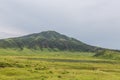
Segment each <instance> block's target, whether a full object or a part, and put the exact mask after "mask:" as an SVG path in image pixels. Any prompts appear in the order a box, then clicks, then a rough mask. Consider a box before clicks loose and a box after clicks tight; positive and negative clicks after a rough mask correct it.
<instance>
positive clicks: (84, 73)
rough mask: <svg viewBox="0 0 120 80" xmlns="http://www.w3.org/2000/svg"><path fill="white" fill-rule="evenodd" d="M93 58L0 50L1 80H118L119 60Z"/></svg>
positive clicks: (67, 53) (86, 55)
mask: <svg viewBox="0 0 120 80" xmlns="http://www.w3.org/2000/svg"><path fill="white" fill-rule="evenodd" d="M94 54H95V53H85V52H60V51H59V52H49V51H47V50H46V51H43V52H41V51H35V50H29V49H24V50H23V51H19V50H11V49H0V80H120V60H111V59H102V58H98V57H93V55H94Z"/></svg>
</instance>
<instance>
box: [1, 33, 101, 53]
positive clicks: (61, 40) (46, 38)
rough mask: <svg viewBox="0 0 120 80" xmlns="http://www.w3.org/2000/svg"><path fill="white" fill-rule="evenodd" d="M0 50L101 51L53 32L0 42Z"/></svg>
mask: <svg viewBox="0 0 120 80" xmlns="http://www.w3.org/2000/svg"><path fill="white" fill-rule="evenodd" d="M0 48H5V49H6V48H14V49H20V50H22V49H24V48H28V49H40V50H43V49H45V48H46V49H48V50H54V51H56V50H62V51H64V50H68V51H89V52H93V51H95V50H98V49H101V48H97V47H94V46H91V45H88V44H85V43H83V42H81V41H79V40H77V39H74V38H71V37H68V36H65V35H62V34H60V33H58V32H55V31H44V32H41V33H35V34H30V35H26V36H22V37H17V38H8V39H1V40H0Z"/></svg>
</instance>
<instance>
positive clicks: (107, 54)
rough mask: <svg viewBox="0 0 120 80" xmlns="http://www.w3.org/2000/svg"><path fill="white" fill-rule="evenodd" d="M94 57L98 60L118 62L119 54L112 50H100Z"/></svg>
mask: <svg viewBox="0 0 120 80" xmlns="http://www.w3.org/2000/svg"><path fill="white" fill-rule="evenodd" d="M94 56H95V57H100V58H107V59H115V60H120V52H119V51H113V50H100V51H97V52H96V54H95V55H94Z"/></svg>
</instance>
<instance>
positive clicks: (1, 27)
mask: <svg viewBox="0 0 120 80" xmlns="http://www.w3.org/2000/svg"><path fill="white" fill-rule="evenodd" d="M47 30H54V31H58V32H60V33H62V34H65V35H68V36H70V37H74V38H77V39H79V40H81V41H83V42H86V43H88V44H91V45H95V46H100V47H106V48H113V49H120V0H0V38H7V37H14V36H22V35H26V34H31V33H39V32H41V31H47Z"/></svg>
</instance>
